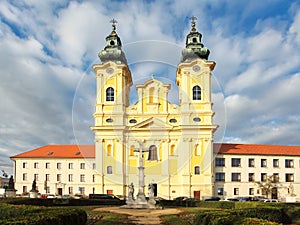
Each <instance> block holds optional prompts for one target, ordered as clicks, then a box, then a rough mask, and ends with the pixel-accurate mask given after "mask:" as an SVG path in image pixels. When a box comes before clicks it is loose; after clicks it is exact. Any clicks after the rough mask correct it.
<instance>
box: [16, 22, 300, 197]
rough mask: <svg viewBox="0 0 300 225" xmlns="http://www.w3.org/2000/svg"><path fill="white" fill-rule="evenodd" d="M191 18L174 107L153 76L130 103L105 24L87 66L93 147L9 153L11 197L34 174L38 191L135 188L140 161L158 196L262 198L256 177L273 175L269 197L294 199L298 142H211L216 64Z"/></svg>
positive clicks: (117, 47)
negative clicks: (92, 84)
mask: <svg viewBox="0 0 300 225" xmlns="http://www.w3.org/2000/svg"><path fill="white" fill-rule="evenodd" d="M194 19H195V18H194ZM194 19H192V23H191V30H190V32H189V34H188V35H187V36H186V43H185V45H186V46H185V48H184V49H183V50H182V55H181V60H180V62H179V64H178V66H177V72H176V76H175V74H174V79H176V80H175V81H176V84H177V85H178V90H179V91H178V98H179V104H178V105H177V104H172V103H170V102H169V101H168V93H169V91H170V89H171V85H170V84H164V83H162V82H161V81H159V80H157V79H154V77H149V80H148V81H146V82H145V83H143V84H136V86H135V87H136V90H137V94H138V101H137V102H136V103H135V104H132V105H130V103H129V102H130V101H129V100H130V87H131V86H132V85H133V81H132V75H131V72H130V68H129V67H128V64H127V60H126V56H125V53H124V52H123V51H122V43H121V39H120V37H119V36H118V34H117V32H116V24H115V22H116V21H115V20H113V21H112V22H113V24H112V31H111V33H110V34H109V35H108V36H107V37H106V46H105V48H104V50H102V51H100V53H99V58H100V60H101V62H100V63H99V64H96V65H94V66H93V69H94V71H95V75H96V90H97V91H96V105H95V113H94V114H93V116H94V120H95V124H94V126H92V127H91V131H92V132H93V133H94V136H95V138H94V140H95V144H94V145H47V146H43V147H40V148H37V149H33V150H30V151H27V152H24V153H21V154H18V155H15V156H12V157H11V159H12V160H13V161H14V178H15V188H16V189H17V190H18V192H17V193H19V194H21V193H27V192H28V191H29V190H30V187H31V184H32V181H33V180H35V181H36V185H37V189H38V190H39V192H40V193H42V194H44V193H45V194H48V193H51V194H57V195H64V194H71V195H74V194H78V193H80V194H83V195H89V194H92V193H104V194H115V195H123V196H126V195H127V193H128V186H129V185H130V184H131V183H133V184H134V186H135V187H136V190H137V187H138V186H141V184H140V183H139V175H138V174H139V167H140V163H141V161H142V163H143V165H144V168H145V169H144V183H145V185H146V186H147V185H148V184H150V183H151V184H153V186H154V187H155V191H154V195H155V196H159V197H162V198H165V199H173V198H175V197H178V196H186V197H194V198H199V199H203V198H205V197H206V196H219V197H220V198H223V199H224V198H227V197H238V196H257V195H265V196H266V195H267V193H266V192H265V191H264V190H263V189H261V187H259V186H258V185H257V182H261V183H266V182H267V180H268V178H269V177H272V179H273V183H274V186H273V188H272V190H271V193H269V194H270V195H269V196H268V197H272V198H278V199H281V200H283V201H286V196H291V197H293V196H294V197H295V196H297V199H298V200H299V201H300V198H299V197H300V173H299V168H300V146H275V145H254V144H224V143H219V144H218V143H214V132H215V131H216V129H217V128H218V126H217V125H215V124H214V123H213V116H214V112H213V109H212V105H213V104H212V96H211V95H212V84H211V78H212V71H213V70H214V67H215V62H213V61H209V60H208V56H209V50H208V49H207V48H205V47H204V45H203V44H202V42H201V39H202V35H201V33H199V32H198V31H197V29H196V27H195V20H194ZM141 152H143V153H141ZM144 188H145V189H146V187H144ZM135 194H136V193H135Z"/></svg>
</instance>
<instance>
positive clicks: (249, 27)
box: [0, 0, 300, 171]
mask: <svg viewBox="0 0 300 225" xmlns="http://www.w3.org/2000/svg"><path fill="white" fill-rule="evenodd" d="M192 15H194V16H196V17H197V18H198V20H197V22H196V26H197V29H198V30H199V31H200V32H201V33H202V35H203V37H202V43H203V44H204V45H205V46H206V47H208V48H209V49H210V51H211V54H210V57H209V60H212V61H215V62H216V63H217V66H216V68H215V70H214V78H213V80H214V81H213V86H214V93H213V100H214V110H215V112H216V115H215V123H216V124H219V125H220V129H219V131H218V132H217V133H216V140H217V141H223V142H231V143H265V144H280V145H300V138H299V133H300V126H299V123H300V104H299V103H300V100H299V96H300V88H299V86H300V72H299V71H300V54H299V52H300V3H298V1H292V0H290V1H285V0H265V1H258V0H252V1H229V0H228V1H225V0H223V1H222V0H220V1H219V0H218V1H217V0H201V1H199V0H190V1H187V0H178V1H98V0H97V1H96V0H90V1H50V0H49V1H37V0H26V1H25V0H24V1H22V0H18V1H6V0H2V1H1V2H0V68H1V69H0V77H1V83H0V95H1V98H0V101H1V102H0V103H1V104H0V135H1V138H0V156H1V157H0V169H2V168H3V169H6V170H10V171H11V169H12V161H11V160H10V159H9V156H12V155H14V154H17V153H20V152H23V151H27V150H30V149H33V148H36V147H39V146H43V145H47V144H70V143H79V144H84V143H92V142H93V133H92V132H91V131H90V129H89V126H91V125H93V118H92V113H93V110H94V103H95V78H94V74H93V71H91V66H92V64H95V63H99V62H100V61H99V59H98V57H97V54H98V52H99V51H100V50H102V49H103V48H104V46H105V37H106V36H107V35H108V34H109V33H110V31H111V24H110V23H109V21H110V20H111V19H112V18H115V19H116V20H118V24H117V32H118V34H119V36H120V37H121V40H122V43H123V50H124V52H125V54H126V56H127V60H128V63H129V66H130V69H131V71H132V76H133V80H134V82H135V84H139V83H142V82H144V81H145V80H147V79H149V78H151V75H152V74H154V76H155V78H157V79H158V80H161V81H162V82H164V83H170V84H172V91H171V92H170V95H169V99H170V101H171V102H175V103H176V102H178V100H177V99H178V96H177V89H176V85H175V83H174V81H175V76H176V74H175V73H176V66H177V64H178V63H179V59H180V51H181V50H182V48H184V42H185V37H186V35H187V34H188V32H189V30H190V21H189V18H190V17H191V16H192ZM132 89H133V90H132V99H131V101H132V102H134V101H135V100H136V99H135V96H136V94H135V92H134V88H132Z"/></svg>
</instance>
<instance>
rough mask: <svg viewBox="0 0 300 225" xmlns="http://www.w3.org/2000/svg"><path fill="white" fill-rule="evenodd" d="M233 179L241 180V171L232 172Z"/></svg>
mask: <svg viewBox="0 0 300 225" xmlns="http://www.w3.org/2000/svg"><path fill="white" fill-rule="evenodd" d="M231 181H237V182H240V181H241V173H232V174H231Z"/></svg>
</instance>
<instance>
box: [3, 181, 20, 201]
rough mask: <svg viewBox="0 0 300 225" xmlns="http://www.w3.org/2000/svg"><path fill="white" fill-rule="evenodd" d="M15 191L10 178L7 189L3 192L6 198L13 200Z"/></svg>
mask: <svg viewBox="0 0 300 225" xmlns="http://www.w3.org/2000/svg"><path fill="white" fill-rule="evenodd" d="M16 192H17V190H16V189H15V183H14V178H13V176H10V178H9V181H8V188H7V189H6V190H5V196H6V197H7V198H15V197H16Z"/></svg>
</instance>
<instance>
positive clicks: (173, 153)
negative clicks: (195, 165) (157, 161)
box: [170, 145, 175, 155]
mask: <svg viewBox="0 0 300 225" xmlns="http://www.w3.org/2000/svg"><path fill="white" fill-rule="evenodd" d="M170 155H175V145H171V148H170Z"/></svg>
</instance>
